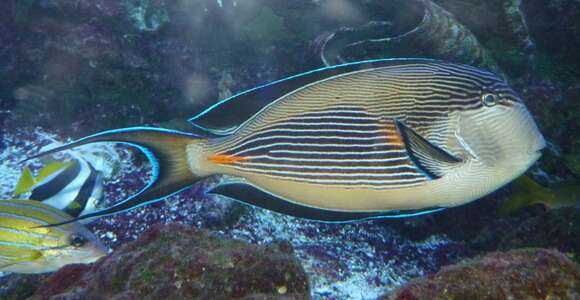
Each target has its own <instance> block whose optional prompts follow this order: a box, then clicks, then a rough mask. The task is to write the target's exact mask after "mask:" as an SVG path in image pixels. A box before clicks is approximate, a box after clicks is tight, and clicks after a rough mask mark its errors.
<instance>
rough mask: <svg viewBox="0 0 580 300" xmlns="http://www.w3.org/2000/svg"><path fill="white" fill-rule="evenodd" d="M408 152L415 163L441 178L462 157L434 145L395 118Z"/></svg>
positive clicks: (432, 176)
mask: <svg viewBox="0 0 580 300" xmlns="http://www.w3.org/2000/svg"><path fill="white" fill-rule="evenodd" d="M395 125H396V127H397V129H398V131H399V134H400V135H401V138H402V140H403V144H404V145H405V149H406V150H407V154H408V155H409V157H410V158H411V160H412V161H413V163H415V165H416V166H417V167H418V168H419V169H421V170H422V171H423V172H425V173H426V174H427V175H428V176H429V177H431V178H432V179H437V178H441V177H442V176H443V175H444V174H445V170H447V169H449V168H451V167H453V166H454V165H456V164H458V163H460V162H461V159H458V158H456V157H455V156H453V155H451V154H449V153H448V152H447V151H445V150H443V149H441V148H440V147H438V146H436V145H433V144H432V143H431V142H429V141H428V140H427V139H425V138H424V137H422V136H421V135H419V134H418V133H417V132H415V131H414V130H413V129H411V128H409V127H407V126H406V125H405V124H403V123H402V122H400V121H398V120H396V119H395Z"/></svg>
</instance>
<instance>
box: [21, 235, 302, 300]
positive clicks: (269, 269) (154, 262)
mask: <svg viewBox="0 0 580 300" xmlns="http://www.w3.org/2000/svg"><path fill="white" fill-rule="evenodd" d="M281 295H282V296H285V297H287V298H288V299H308V298H310V288H309V283H308V278H307V276H306V274H305V272H304V269H302V267H301V266H300V264H299V262H298V260H296V258H294V257H293V256H292V246H290V245H289V244H288V243H286V242H278V243H275V244H272V245H270V246H267V247H264V246H255V245H250V244H246V243H243V242H241V241H236V240H230V239H226V238H223V237H220V236H217V235H214V234H211V233H210V232H206V231H201V230H197V229H194V228H192V227H190V226H185V225H179V224H170V225H165V226H162V225H155V226H152V227H151V228H149V229H148V230H147V231H146V232H145V233H143V234H142V235H141V236H140V237H139V239H137V240H136V241H134V242H131V243H127V244H125V245H123V246H122V247H120V248H119V249H118V250H117V251H115V252H114V253H113V254H112V255H111V256H108V257H105V258H104V259H102V260H100V261H99V262H97V263H96V264H95V265H93V266H90V267H89V266H77V265H70V266H67V267H65V268H63V269H61V270H59V271H58V272H56V273H54V274H52V275H51V276H50V277H49V278H47V279H46V280H45V281H44V283H43V285H41V286H40V287H39V288H38V290H37V292H36V293H35V295H33V296H32V297H30V299H48V298H51V297H55V298H66V297H68V298H77V299H113V298H115V299H121V298H122V299H193V298H201V299H232V298H236V299H256V298H271V297H274V296H281Z"/></svg>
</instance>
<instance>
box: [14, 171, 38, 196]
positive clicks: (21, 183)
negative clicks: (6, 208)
mask: <svg viewBox="0 0 580 300" xmlns="http://www.w3.org/2000/svg"><path fill="white" fill-rule="evenodd" d="M34 183H35V181H34V177H32V172H31V171H30V169H29V168H28V167H24V169H22V174H20V179H18V183H17V184H16V188H15V189H14V194H15V195H16V196H18V195H22V194H24V193H28V192H30V190H31V189H32V186H34Z"/></svg>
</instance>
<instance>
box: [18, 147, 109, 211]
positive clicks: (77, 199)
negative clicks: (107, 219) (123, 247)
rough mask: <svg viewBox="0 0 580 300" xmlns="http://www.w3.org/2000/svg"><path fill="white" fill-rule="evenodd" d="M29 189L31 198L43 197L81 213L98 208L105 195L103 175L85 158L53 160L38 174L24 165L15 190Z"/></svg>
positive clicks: (21, 192)
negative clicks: (35, 175)
mask: <svg viewBox="0 0 580 300" xmlns="http://www.w3.org/2000/svg"><path fill="white" fill-rule="evenodd" d="M28 192H30V196H29V197H28V198H29V199H30V200H36V201H42V202H43V203H45V204H47V205H50V206H52V207H55V208H57V209H60V210H62V211H64V212H66V213H67V214H69V215H71V216H73V217H78V216H82V215H85V214H87V213H89V212H92V211H95V210H96V205H97V203H98V202H99V201H100V200H101V198H102V196H103V176H102V173H101V172H100V171H98V170H96V169H95V168H94V167H93V165H92V164H91V163H89V162H88V161H85V160H84V159H81V158H74V159H72V160H69V161H55V162H52V163H49V164H47V165H45V166H44V167H43V168H42V169H40V170H39V171H38V176H37V177H36V178H35V177H34V176H33V175H32V172H31V171H30V169H29V168H28V167H24V169H23V170H22V174H21V175H20V179H19V181H18V183H17V184H16V189H15V191H14V194H15V195H16V196H19V195H22V194H24V193H28Z"/></svg>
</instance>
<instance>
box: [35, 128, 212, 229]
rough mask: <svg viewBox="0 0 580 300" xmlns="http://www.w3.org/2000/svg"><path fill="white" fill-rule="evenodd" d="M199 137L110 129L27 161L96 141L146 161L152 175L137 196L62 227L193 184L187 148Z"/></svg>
mask: <svg viewBox="0 0 580 300" xmlns="http://www.w3.org/2000/svg"><path fill="white" fill-rule="evenodd" d="M201 139H202V138H201V137H199V136H196V135H192V134H188V133H184V132H179V131H174V130H168V129H161V128H150V127H133V128H124V129H118V130H110V131H105V132H101V133H97V134H94V135H90V136H87V137H85V138H81V139H79V140H76V141H74V142H71V143H69V144H66V145H63V146H60V147H57V148H54V149H51V150H48V151H46V152H43V153H40V154H38V155H35V156H33V157H31V158H29V159H33V158H36V157H40V156H44V155H48V154H52V153H56V152H59V151H63V150H67V149H71V148H75V147H78V146H81V145H85V144H90V143H96V142H117V143H123V144H128V145H131V146H134V147H137V148H138V149H139V150H141V151H142V152H143V153H144V154H145V155H146V156H147V159H148V160H149V161H150V163H151V166H152V175H151V178H150V180H149V183H148V184H147V186H146V187H145V188H143V189H142V190H141V191H140V192H138V193H137V194H135V195H133V196H131V197H129V198H128V199H125V200H123V201H121V202H119V203H117V204H115V205H113V206H110V207H107V208H104V209H101V210H98V211H95V212H92V213H88V214H84V215H82V216H80V217H78V218H75V219H73V220H71V221H67V222H63V223H59V224H52V225H54V226H56V225H62V224H66V223H70V222H74V221H79V220H82V219H88V218H95V217H101V216H105V215H112V214H116V213H120V212H123V211H127V210H129V209H132V208H136V207H139V206H143V205H145V204H148V203H152V202H156V201H159V200H162V199H165V198H166V197H168V196H170V195H173V194H175V193H177V192H179V191H181V190H183V189H185V188H187V187H189V186H191V185H192V184H193V183H195V182H196V181H197V180H198V179H199V176H196V175H195V174H194V173H193V172H192V171H191V170H190V168H189V163H188V155H187V147H188V145H190V144H192V143H197V142H198V141H199V140H201Z"/></svg>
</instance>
